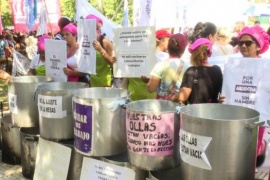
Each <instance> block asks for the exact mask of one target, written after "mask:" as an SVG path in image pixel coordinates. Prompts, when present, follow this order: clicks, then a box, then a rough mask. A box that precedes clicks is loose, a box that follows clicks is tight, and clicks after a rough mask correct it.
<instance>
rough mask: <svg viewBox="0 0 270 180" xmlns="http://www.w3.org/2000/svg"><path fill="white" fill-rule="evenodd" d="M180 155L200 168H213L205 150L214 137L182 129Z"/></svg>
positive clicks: (185, 160) (180, 133)
mask: <svg viewBox="0 0 270 180" xmlns="http://www.w3.org/2000/svg"><path fill="white" fill-rule="evenodd" d="M179 137H180V155H181V159H182V160H183V161H184V162H186V163H188V164H190V165H192V166H195V167H198V168H202V169H208V170H212V167H211V165H210V163H209V161H208V159H207V156H206V154H205V150H206V148H207V147H208V145H209V143H210V142H211V140H212V137H206V136H199V135H196V134H192V133H189V132H186V131H184V130H183V129H180V132H179Z"/></svg>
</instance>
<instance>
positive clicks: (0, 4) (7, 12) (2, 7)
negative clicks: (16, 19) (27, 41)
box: [0, 0, 13, 28]
mask: <svg viewBox="0 0 270 180" xmlns="http://www.w3.org/2000/svg"><path fill="white" fill-rule="evenodd" d="M0 12H1V14H0V15H1V17H2V25H3V27H4V28H5V27H7V26H12V25H13V22H12V15H11V8H10V4H9V2H8V0H0Z"/></svg>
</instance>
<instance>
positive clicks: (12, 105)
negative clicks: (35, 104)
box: [8, 93, 18, 114]
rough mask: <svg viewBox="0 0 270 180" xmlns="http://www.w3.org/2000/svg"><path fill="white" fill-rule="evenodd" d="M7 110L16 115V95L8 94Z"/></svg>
mask: <svg viewBox="0 0 270 180" xmlns="http://www.w3.org/2000/svg"><path fill="white" fill-rule="evenodd" d="M8 104H9V110H10V112H11V113H13V114H18V106H17V95H16V94H11V93H8Z"/></svg>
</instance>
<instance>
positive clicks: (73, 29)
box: [63, 23, 77, 36]
mask: <svg viewBox="0 0 270 180" xmlns="http://www.w3.org/2000/svg"><path fill="white" fill-rule="evenodd" d="M63 31H67V32H70V33H71V34H73V35H75V36H77V27H76V26H75V25H74V24H72V23H69V24H68V25H66V26H65V27H64V28H63Z"/></svg>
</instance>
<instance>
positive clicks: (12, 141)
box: [1, 115, 21, 165]
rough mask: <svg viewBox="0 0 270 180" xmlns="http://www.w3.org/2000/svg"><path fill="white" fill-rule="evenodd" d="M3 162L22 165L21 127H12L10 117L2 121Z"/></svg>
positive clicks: (7, 116) (5, 117)
mask: <svg viewBox="0 0 270 180" xmlns="http://www.w3.org/2000/svg"><path fill="white" fill-rule="evenodd" d="M1 132H2V160H3V162H5V163H8V164H12V165H14V164H21V146H20V141H21V138H20V127H17V126H15V125H12V120H11V116H10V115H6V116H4V117H3V118H2V119H1Z"/></svg>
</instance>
